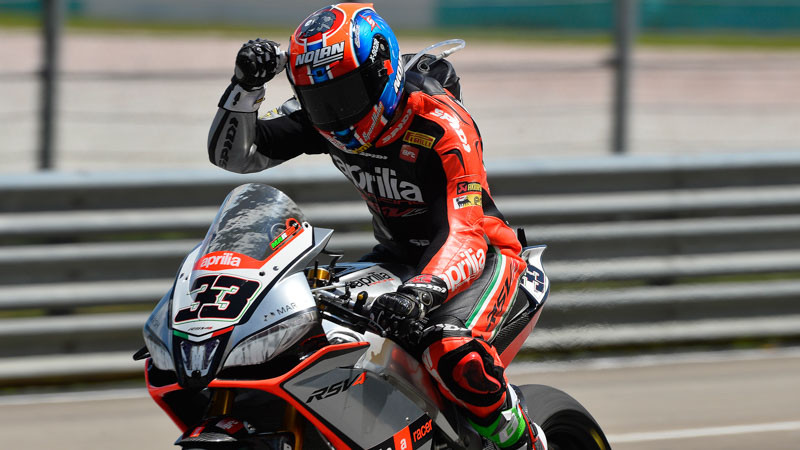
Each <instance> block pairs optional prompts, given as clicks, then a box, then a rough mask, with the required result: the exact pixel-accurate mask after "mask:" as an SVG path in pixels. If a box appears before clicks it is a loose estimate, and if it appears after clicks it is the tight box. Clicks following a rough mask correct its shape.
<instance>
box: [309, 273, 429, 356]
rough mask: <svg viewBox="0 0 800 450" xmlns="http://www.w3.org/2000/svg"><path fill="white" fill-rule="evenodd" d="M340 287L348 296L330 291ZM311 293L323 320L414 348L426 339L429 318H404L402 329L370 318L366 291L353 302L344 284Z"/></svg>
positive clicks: (401, 321) (322, 288)
mask: <svg viewBox="0 0 800 450" xmlns="http://www.w3.org/2000/svg"><path fill="white" fill-rule="evenodd" d="M336 288H345V289H346V290H345V293H344V294H342V295H336V294H334V293H332V292H329V291H330V290H332V289H336ZM311 292H312V293H313V294H314V297H315V298H316V300H317V306H318V308H319V310H320V312H321V313H322V315H323V317H325V318H326V319H328V320H330V321H331V322H334V323H336V324H339V325H342V326H344V327H346V328H350V329H351V330H353V331H356V332H359V333H364V332H365V331H369V332H372V333H375V334H377V335H379V336H381V337H385V338H390V339H393V340H401V341H404V342H408V343H410V344H413V345H416V344H417V343H419V342H420V341H421V339H422V335H423V332H424V330H425V325H426V323H427V322H426V321H425V319H421V320H415V319H410V318H403V319H401V320H399V321H398V325H399V326H398V327H396V328H394V327H383V326H381V325H380V324H379V323H378V322H376V321H374V320H373V319H372V318H371V317H370V312H371V305H370V306H367V305H366V292H361V293H359V294H358V295H357V296H356V299H355V300H353V298H352V295H351V294H350V292H349V289H347V286H346V285H343V284H340V285H334V284H332V285H329V286H324V287H320V288H315V289H312V290H311ZM362 294H363V296H362ZM400 330H403V331H405V333H403V335H402V336H401V335H399V334H398V332H399V331H400ZM400 338H402V339H400Z"/></svg>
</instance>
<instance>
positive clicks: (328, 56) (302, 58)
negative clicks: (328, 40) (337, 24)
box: [294, 41, 344, 67]
mask: <svg viewBox="0 0 800 450" xmlns="http://www.w3.org/2000/svg"><path fill="white" fill-rule="evenodd" d="M341 59H344V41H342V42H337V43H335V44H331V45H326V46H325V47H322V48H318V49H316V50H311V51H310V52H305V53H301V54H299V55H297V59H295V63H294V65H295V67H300V66H304V65H307V64H310V65H311V67H320V66H327V65H329V64H331V63H333V62H336V61H339V60H341Z"/></svg>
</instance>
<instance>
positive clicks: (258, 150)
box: [208, 83, 325, 173]
mask: <svg viewBox="0 0 800 450" xmlns="http://www.w3.org/2000/svg"><path fill="white" fill-rule="evenodd" d="M232 90H235V86H233V83H232V87H229V88H228V90H227V91H226V93H225V94H223V98H222V100H221V101H220V107H219V110H218V111H217V115H216V116H215V117H214V121H213V123H212V124H211V130H210V131H209V134H208V157H209V159H210V160H211V162H212V163H214V164H216V165H217V166H219V167H222V168H223V169H226V170H230V171H232V172H237V173H251V172H258V171H261V170H264V169H268V168H270V167H274V166H277V165H278V164H280V163H282V162H284V161H287V160H289V159H291V158H294V157H295V156H298V155H300V154H302V153H320V152H322V151H323V149H324V147H325V146H324V142H323V141H322V138H321V137H320V135H319V133H317V132H316V131H315V130H314V128H313V127H311V125H310V123H309V122H308V119H307V117H306V115H305V113H304V112H303V111H302V110H300V109H299V104H298V103H297V101H296V100H294V99H291V100H289V101H287V102H286V103H284V104H283V105H281V107H280V108H276V109H273V110H271V111H269V112H267V113H266V114H264V115H263V116H262V117H261V118H257V111H258V104H255V105H253V104H252V102H254V101H259V103H260V100H259V99H261V98H262V97H263V88H262V89H261V91H260V95H258V96H256V95H252V94H251V93H249V94H250V95H247V96H243V95H240V96H239V104H242V103H241V102H243V101H246V102H247V103H245V105H248V106H249V109H250V110H251V111H241V110H236V108H237V107H236V106H233V105H230V103H232V101H230V100H228V99H230V98H231V93H230V91H232ZM233 95H234V96H235V95H236V94H233ZM243 97H244V98H243ZM256 97H258V98H256ZM224 100H228V101H227V102H223V101H224ZM239 109H243V108H239Z"/></svg>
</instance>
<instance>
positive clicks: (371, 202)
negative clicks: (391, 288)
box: [209, 72, 526, 418]
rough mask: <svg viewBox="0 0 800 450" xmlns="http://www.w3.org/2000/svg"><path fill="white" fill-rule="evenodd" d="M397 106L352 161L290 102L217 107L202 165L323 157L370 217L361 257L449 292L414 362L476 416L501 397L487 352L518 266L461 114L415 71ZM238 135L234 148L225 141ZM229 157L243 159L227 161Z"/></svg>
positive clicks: (474, 136) (492, 354)
mask: <svg viewBox="0 0 800 450" xmlns="http://www.w3.org/2000/svg"><path fill="white" fill-rule="evenodd" d="M404 96H405V98H404V102H403V103H401V105H400V107H399V108H398V110H399V112H398V116H397V119H396V120H395V121H394V122H393V123H392V124H390V125H389V126H388V127H387V128H386V130H385V131H384V132H383V134H382V135H381V136H379V137H378V139H377V140H376V141H375V142H374V143H373V145H372V146H370V147H369V148H366V149H359V151H352V152H348V151H343V150H341V149H339V148H336V147H335V146H333V145H332V144H329V143H328V141H327V140H325V139H324V138H323V137H321V136H320V135H319V133H317V132H316V130H315V129H314V127H313V126H312V125H311V123H310V122H309V120H308V118H307V117H306V115H305V113H304V112H303V111H302V110H301V109H299V108H297V107H295V108H294V110H293V111H292V110H291V107H290V104H285V105H284V107H282V111H278V110H273V111H272V112H270V113H268V114H267V116H266V117H265V118H264V119H262V120H256V118H255V113H252V115H249V116H248V115H247V114H245V113H235V112H230V111H225V110H223V109H220V112H219V113H218V114H217V118H216V119H215V123H214V125H213V126H212V131H211V133H210V135H209V156H210V158H211V161H212V162H213V163H215V164H217V165H218V166H220V167H223V168H226V169H228V170H232V171H236V172H252V171H257V170H263V169H266V168H268V167H271V166H274V165H276V164H277V163H280V162H282V161H285V160H288V159H291V158H294V157H295V156H298V155H300V154H302V153H327V154H329V155H330V157H331V159H332V160H333V163H334V165H335V166H336V167H337V168H338V169H339V170H340V171H341V172H342V173H343V174H344V175H345V176H346V177H347V178H348V179H349V180H350V181H351V182H352V183H353V185H355V186H356V188H357V189H358V191H359V192H360V194H361V196H362V197H363V198H364V200H365V201H366V203H367V205H368V207H369V210H370V212H371V213H372V217H373V225H374V232H375V237H376V238H377V240H378V242H379V243H380V244H379V245H378V246H377V247H376V250H375V252H373V254H371V255H368V257H370V258H372V259H378V260H383V261H385V260H391V261H394V262H401V263H405V264H408V265H411V266H412V267H415V268H416V272H417V273H418V274H423V275H435V276H438V277H440V278H441V279H442V280H444V281H445V283H446V284H447V288H448V293H447V299H446V301H445V302H444V303H443V304H442V305H441V306H439V307H438V308H437V309H434V310H433V311H432V312H431V313H430V314H429V315H428V318H429V324H438V325H437V326H435V327H434V330H435V331H434V332H433V333H429V334H428V339H427V340H426V341H425V345H424V346H423V347H422V348H420V350H419V354H418V355H417V356H418V357H420V358H421V360H422V362H423V363H424V365H425V367H426V368H427V369H428V370H429V372H430V373H431V375H432V376H433V377H434V378H435V379H436V380H437V381H438V384H439V387H440V390H441V392H442V393H443V395H444V396H445V397H446V398H448V399H449V400H450V401H453V402H456V403H457V404H459V405H461V406H462V407H464V408H466V409H467V410H468V411H469V412H470V413H471V414H472V415H474V416H475V417H476V418H484V417H487V416H489V415H491V414H493V413H495V412H496V411H498V409H499V408H500V407H501V406H502V405H503V403H504V402H505V397H506V380H505V376H504V374H503V365H502V363H501V361H500V358H499V357H498V354H497V352H496V350H495V349H494V348H493V347H492V346H491V345H489V344H488V342H491V340H492V338H493V337H494V335H495V333H496V331H497V330H498V325H499V324H500V323H501V322H502V321H503V319H504V318H505V317H506V316H507V315H508V313H509V311H510V310H511V309H512V303H513V302H514V299H515V298H516V290H517V284H518V283H517V282H518V280H519V277H520V276H521V274H522V273H523V272H524V271H525V268H526V264H525V263H524V262H523V261H522V259H521V258H520V257H519V254H520V251H521V245H520V243H519V241H518V240H517V237H516V234H515V233H514V232H513V231H512V229H511V228H510V227H509V226H508V225H507V223H506V222H505V220H504V219H503V217H502V215H501V214H500V212H499V211H498V210H497V208H496V207H495V204H494V202H493V200H492V197H491V195H490V192H489V186H488V184H487V181H486V171H485V169H484V166H483V144H482V142H481V137H480V134H479V132H478V129H477V127H476V125H475V123H474V121H473V120H472V118H471V116H470V115H469V113H468V112H467V111H466V110H465V109H464V107H463V106H461V104H460V102H458V101H457V100H456V99H455V98H454V97H453V96H452V95H451V94H450V92H449V91H447V90H445V89H444V88H442V86H441V84H439V82H438V81H436V80H435V79H433V78H430V77H425V76H423V75H421V74H419V73H415V72H409V73H408V74H407V79H406V86H405V94H404ZM233 121H235V124H234V122H233ZM243 122H245V123H244V125H246V126H242V125H243ZM231 124H234V126H233V127H231ZM237 127H238V129H239V130H240V131H239V132H240V133H241V134H242V135H244V138H242V137H241V136H239V137H238V138H237V137H236V136H230V132H229V130H230V129H231V128H233V129H236V128H237ZM237 139H238V140H239V142H238V143H237V142H233V146H232V145H231V144H230V143H231V141H236V140H237ZM242 139H244V141H242ZM226 141H227V142H226ZM252 144H255V152H254V151H252ZM232 147H238V148H240V149H241V150H240V153H241V152H247V151H249V154H248V155H246V156H242V155H235V154H234V153H235V152H236V148H232ZM234 160H235V164H232V161H234Z"/></svg>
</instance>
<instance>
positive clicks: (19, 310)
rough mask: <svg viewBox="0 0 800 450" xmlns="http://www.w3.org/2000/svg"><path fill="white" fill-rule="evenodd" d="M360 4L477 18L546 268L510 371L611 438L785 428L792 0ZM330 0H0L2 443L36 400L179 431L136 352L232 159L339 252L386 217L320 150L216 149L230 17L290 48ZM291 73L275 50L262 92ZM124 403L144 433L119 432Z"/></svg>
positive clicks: (797, 256) (520, 201)
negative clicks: (261, 157)
mask: <svg viewBox="0 0 800 450" xmlns="http://www.w3.org/2000/svg"><path fill="white" fill-rule="evenodd" d="M374 4H375V6H376V9H377V11H378V13H379V14H381V15H382V16H383V17H384V18H385V19H387V21H388V22H389V23H390V24H391V25H392V27H393V28H394V29H395V30H396V32H397V34H398V37H399V39H400V45H401V50H402V51H403V52H404V53H416V52H417V51H419V50H421V49H423V48H425V47H427V46H428V45H430V44H432V43H435V42H438V41H441V40H444V39H450V38H462V39H464V40H465V41H466V43H467V45H466V48H465V49H463V50H461V51H459V52H457V53H455V54H453V55H452V56H450V57H449V60H450V61H451V62H452V63H453V64H454V66H455V68H456V70H457V72H458V74H459V76H460V77H461V83H462V88H463V93H464V102H465V105H466V107H467V108H468V109H469V110H470V112H471V113H472V114H473V116H474V118H475V120H476V122H477V123H478V125H479V127H480V130H481V133H482V136H483V139H484V146H485V158H486V166H487V169H488V171H489V176H490V182H491V184H492V189H493V194H494V196H495V197H496V199H497V203H498V206H499V207H500V209H501V210H502V211H504V213H505V215H506V216H507V217H508V218H509V219H510V221H511V222H512V224H513V225H515V226H520V227H524V228H525V230H526V233H527V236H528V239H529V241H531V243H545V244H547V245H548V250H547V252H546V254H545V266H546V268H547V269H548V272H549V273H550V275H551V278H552V279H553V291H552V292H551V296H550V300H549V302H548V306H547V308H546V309H545V312H544V314H543V315H542V319H541V321H540V323H539V325H538V326H537V329H536V331H535V332H534V334H533V336H532V337H531V338H530V339H529V340H528V342H527V343H526V346H525V348H524V350H523V353H522V355H521V356H520V357H519V358H518V361H517V362H515V364H514V365H512V369H511V370H510V373H511V378H512V381H514V382H518V383H522V382H539V383H547V384H552V385H555V386H557V387H560V388H562V389H565V390H567V391H568V392H570V393H572V394H574V395H575V396H576V397H577V398H578V399H579V400H581V401H582V402H584V403H585V404H586V405H587V407H588V409H589V410H590V411H592V412H593V413H595V416H596V417H597V418H598V420H599V421H600V423H601V425H604V426H605V427H606V431H607V432H608V433H609V434H610V435H611V437H612V439H611V442H612V444H613V445H614V447H615V448H622V449H625V448H631V449H633V448H637V449H655V448H681V447H686V448H708V449H713V448H720V449H722V448H726V449H727V448H748V447H753V446H766V447H769V448H786V449H789V448H796V443H797V442H798V439H800V407H798V405H800V376H797V374H798V373H800V351H798V346H797V344H798V338H800V281H798V280H799V278H798V275H800V0H616V1H614V0H501V1H495V2H489V1H485V0H434V1H423V0H407V1H404V2H391V1H388V0H385V1H384V0H376V1H375V2H374ZM324 5H325V3H323V2H320V1H309V0H294V1H289V0H278V1H264V0H171V1H169V2H164V1H155V0H126V1H122V0H103V1H100V0H0V337H1V338H2V339H0V388H1V389H2V393H3V394H5V395H1V396H0V405H8V406H13V408H4V409H5V410H7V411H8V413H0V423H2V424H3V425H0V436H5V437H6V439H8V442H9V443H11V444H12V445H14V446H16V447H29V448H38V447H43V446H45V445H49V444H51V443H52V442H53V440H52V439H53V438H52V437H51V436H49V435H48V436H44V435H36V433H35V432H33V431H32V430H33V429H35V427H36V426H41V423H42V421H44V422H46V423H47V424H48V426H49V427H52V428H53V429H54V430H58V433H60V436H65V437H66V438H64V439H62V440H63V442H64V445H66V447H64V448H72V447H70V445H75V448H87V447H89V448H94V447H99V446H100V445H101V444H100V443H101V442H103V443H109V442H113V443H114V446H115V447H117V448H141V446H143V445H145V444H146V445H145V446H150V445H152V446H155V447H159V446H160V448H168V447H169V444H170V443H171V442H172V440H170V439H173V440H174V437H175V436H174V435H175V434H176V430H175V428H174V426H172V425H171V424H170V423H169V420H168V419H167V418H166V416H164V415H163V414H162V413H160V412H159V411H158V410H157V408H156V407H155V405H154V404H152V402H151V401H150V400H149V399H147V398H143V397H144V396H146V393H145V392H144V389H143V388H142V386H141V384H142V375H141V369H142V365H141V363H135V362H133V361H132V360H131V358H130V355H131V354H132V353H133V352H135V351H136V350H137V349H138V348H140V347H141V345H143V343H142V338H141V327H142V324H143V323H144V321H145V319H146V318H147V316H148V313H149V310H150V309H151V308H152V307H153V306H154V305H155V303H156V302H157V300H158V299H159V298H160V297H161V295H162V294H163V293H164V292H165V291H166V290H167V289H168V288H169V286H170V284H171V277H172V276H173V274H174V270H175V269H176V268H177V266H178V264H179V262H180V261H181V260H182V258H183V256H184V255H185V254H186V253H187V252H188V251H189V250H190V249H191V248H192V247H193V245H194V244H195V243H196V242H197V241H198V240H200V239H202V237H203V235H204V233H205V230H206V228H207V226H208V224H209V223H210V221H211V220H212V218H213V216H214V213H215V211H216V208H217V207H218V205H219V203H220V202H221V201H222V199H223V198H224V196H225V194H226V193H227V192H228V191H229V190H230V189H231V188H232V187H233V186H236V185H238V184H241V183H244V182H250V181H256V182H264V183H269V184H272V185H275V186H277V187H279V188H280V189H282V190H284V191H285V192H287V193H288V194H289V195H290V196H291V197H292V198H293V199H295V200H296V201H297V202H298V203H299V204H300V205H301V207H302V208H303V209H304V211H306V212H307V213H308V215H309V217H310V218H311V220H312V223H314V224H315V225H320V226H326V227H332V228H335V229H336V230H337V233H336V235H335V238H334V245H335V246H336V247H337V248H340V249H342V250H344V252H345V254H346V257H347V258H349V259H354V258H356V257H358V255H360V254H363V253H365V252H366V251H367V250H368V249H369V248H370V246H371V245H373V241H372V238H371V232H370V228H369V216H368V213H367V210H366V208H365V207H364V205H363V204H362V202H361V201H360V200H359V199H358V197H357V195H356V194H355V192H353V189H352V188H351V187H350V186H348V185H347V184H346V182H345V180H344V179H343V177H341V174H339V173H338V172H336V171H335V169H333V168H332V167H331V164H330V162H329V160H328V159H327V158H326V157H324V156H307V157H304V158H298V159H297V160H295V161H291V162H289V163H287V164H285V165H284V166H282V167H280V168H278V169H275V170H271V171H269V172H266V173H262V174H254V175H248V176H239V175H234V174H228V173H224V171H222V170H221V169H217V168H215V167H213V166H212V165H211V164H210V163H209V161H208V156H207V150H206V139H207V133H208V128H209V125H210V122H211V119H212V118H213V116H214V114H215V112H216V109H217V108H216V104H217V101H218V99H219V96H220V95H221V93H222V92H223V90H224V89H225V87H226V86H227V83H228V81H229V79H230V76H231V74H232V70H233V60H234V57H235V54H236V51H237V50H238V48H239V47H240V46H241V43H242V42H243V41H246V40H247V39H252V38H256V37H265V38H269V39H273V40H276V41H278V42H280V43H281V44H283V46H284V48H285V47H286V46H287V44H288V36H289V34H290V33H291V32H292V30H293V29H294V28H295V26H296V25H297V24H299V23H300V22H301V21H302V19H304V18H305V17H306V16H307V15H308V14H310V13H311V12H312V11H314V10H316V9H318V8H319V7H322V6H324ZM291 95H292V93H291V89H290V87H289V85H288V82H287V81H286V79H285V78H284V77H283V76H279V77H278V78H277V79H276V80H274V81H273V82H271V83H270V84H269V85H268V87H267V100H266V102H265V103H266V104H267V105H269V106H270V107H272V106H277V105H278V104H280V103H282V102H283V101H284V100H285V99H287V98H289V97H290V96H291ZM743 398H746V399H747V401H746V402H745V401H744V400H743ZM54 405H62V406H54ZM121 416H125V417H130V420H131V421H132V422H131V423H133V426H135V427H139V428H146V429H148V430H152V433H149V434H148V436H144V437H142V438H141V439H144V440H137V441H136V442H130V440H128V439H123V438H121V437H120V435H118V434H117V431H116V430H119V429H121V428H124V427H130V426H131V423H128V422H125V421H122V420H120V419H119V417H121ZM88 422H92V423H95V424H99V425H98V426H95V427H94V428H92V430H91V431H88V430H87V428H86V427H85V423H88ZM34 435H35V436H34ZM2 439H3V438H2V437H0V442H2ZM148 439H150V440H152V443H151V441H150V440H148ZM162 444H163V445H162Z"/></svg>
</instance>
